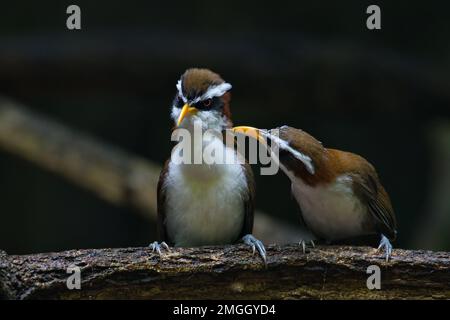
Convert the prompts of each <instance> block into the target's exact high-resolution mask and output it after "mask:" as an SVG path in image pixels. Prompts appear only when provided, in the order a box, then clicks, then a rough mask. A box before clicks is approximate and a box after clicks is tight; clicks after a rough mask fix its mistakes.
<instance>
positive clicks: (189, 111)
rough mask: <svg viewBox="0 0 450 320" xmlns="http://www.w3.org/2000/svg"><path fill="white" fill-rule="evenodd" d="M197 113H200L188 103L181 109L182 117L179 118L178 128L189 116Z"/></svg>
mask: <svg viewBox="0 0 450 320" xmlns="http://www.w3.org/2000/svg"><path fill="white" fill-rule="evenodd" d="M197 111H198V109H197V108H195V107H191V106H190V105H189V104H187V103H186V104H185V105H184V106H183V108H182V109H181V113H180V115H179V116H178V120H177V127H178V126H180V124H181V122H182V121H183V119H184V118H185V117H186V115H187V114H195V113H196V112H197Z"/></svg>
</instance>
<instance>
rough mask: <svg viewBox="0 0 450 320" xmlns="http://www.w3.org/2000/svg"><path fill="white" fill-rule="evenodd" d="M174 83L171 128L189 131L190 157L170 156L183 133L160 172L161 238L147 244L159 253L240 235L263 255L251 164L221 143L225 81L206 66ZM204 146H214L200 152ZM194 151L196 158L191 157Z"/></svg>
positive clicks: (227, 120)
mask: <svg viewBox="0 0 450 320" xmlns="http://www.w3.org/2000/svg"><path fill="white" fill-rule="evenodd" d="M176 87H177V93H176V96H175V99H174V101H173V104H172V112H171V117H172V118H173V120H174V121H175V124H176V128H175V129H183V130H184V131H185V132H186V131H187V132H188V133H190V137H191V140H190V142H191V143H190V146H189V148H190V149H189V151H190V152H191V157H188V159H189V158H190V160H192V161H189V162H180V161H175V158H174V155H177V154H178V153H179V151H180V150H179V149H181V148H184V149H183V151H182V152H186V148H185V145H183V142H186V141H183V140H184V139H183V140H182V141H180V142H179V143H178V144H177V145H175V147H174V149H173V150H172V157H171V158H170V159H169V160H168V161H167V162H166V164H165V166H164V168H163V170H162V172H161V175H160V179H159V182H158V195H157V202H158V226H157V229H158V235H159V240H160V241H162V242H161V243H158V242H153V243H152V244H150V247H151V248H152V249H153V250H156V251H157V252H158V253H160V254H161V249H162V248H164V249H167V250H169V245H172V246H176V247H187V246H202V245H223V244H233V243H236V242H237V241H239V240H242V241H243V242H244V243H246V244H247V245H249V246H250V247H251V248H252V249H253V251H255V250H258V252H259V254H260V255H261V257H262V258H263V260H264V261H266V250H265V248H264V245H263V244H262V242H261V241H259V240H258V239H256V238H255V237H254V236H252V229H253V215H254V198H255V185H254V180H253V173H252V170H251V167H250V166H249V165H248V164H245V163H244V164H242V163H241V162H239V161H238V157H237V155H236V151H235V150H234V148H232V147H231V148H230V147H227V146H226V144H225V143H224V132H225V130H226V129H230V128H231V126H232V122H231V113H230V97H231V95H230V92H229V90H230V89H231V85H230V84H229V83H226V82H225V81H224V80H223V79H222V78H221V77H220V76H219V75H218V74H216V73H214V72H212V71H210V70H208V69H188V70H187V71H186V72H185V73H184V74H183V75H182V76H181V78H180V80H179V81H178V83H177V86H176ZM196 128H197V129H198V128H199V129H200V131H201V135H200V136H198V135H196V134H195V130H196ZM208 148H209V149H212V150H215V151H216V152H209V153H208V152H205V150H207V149H208ZM217 151H220V152H217ZM198 155H200V157H201V159H200V161H199V162H198V161H196V160H195V159H194V158H195V157H196V156H198ZM204 157H206V158H204ZM225 159H226V160H227V161H224V160H225ZM230 159H235V161H231V162H230V161H229V160H230Z"/></svg>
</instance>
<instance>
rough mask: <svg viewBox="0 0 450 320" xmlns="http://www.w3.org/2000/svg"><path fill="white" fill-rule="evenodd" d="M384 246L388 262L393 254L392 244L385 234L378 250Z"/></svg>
mask: <svg viewBox="0 0 450 320" xmlns="http://www.w3.org/2000/svg"><path fill="white" fill-rule="evenodd" d="M383 248H384V250H385V254H386V262H388V261H389V258H390V257H391V254H392V244H391V243H390V242H389V239H388V238H386V237H385V236H384V234H382V235H381V241H380V245H379V246H378V249H377V250H378V251H381V250H383Z"/></svg>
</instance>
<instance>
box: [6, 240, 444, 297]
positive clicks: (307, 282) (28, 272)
mask: <svg viewBox="0 0 450 320" xmlns="http://www.w3.org/2000/svg"><path fill="white" fill-rule="evenodd" d="M267 253H268V264H267V266H265V265H264V264H263V263H262V261H261V259H260V258H259V257H258V255H256V254H255V255H252V252H251V250H249V248H248V247H246V246H244V245H235V246H225V247H199V248H174V249H172V250H171V252H168V253H164V254H163V256H162V257H161V258H160V257H159V256H158V255H157V254H155V253H152V252H151V250H150V249H148V248H124V249H87V250H70V251H65V252H58V253H42V254H32V255H20V256H19V255H7V254H6V253H4V252H3V253H0V296H1V297H2V298H4V299H423V298H425V299H450V253H446V252H431V251H408V250H400V249H396V250H394V253H393V257H392V260H390V261H389V262H386V261H385V260H384V259H383V257H382V255H380V254H379V253H378V252H376V250H375V249H373V248H369V247H341V246H318V247H316V248H313V249H310V250H309V251H307V253H306V254H304V253H302V251H301V248H299V247H298V246H297V245H287V246H282V247H280V246H276V245H271V246H268V248H267ZM370 265H377V266H379V267H380V270H381V289H380V290H377V289H373V290H369V289H368V288H367V284H366V283H367V278H368V277H369V276H370V274H367V267H368V266H370ZM73 266H76V267H79V268H80V278H81V288H80V289H72V290H69V289H68V287H67V279H68V277H69V276H71V274H68V273H67V269H68V268H69V267H73Z"/></svg>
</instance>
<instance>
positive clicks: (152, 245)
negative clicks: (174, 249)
mask: <svg viewBox="0 0 450 320" xmlns="http://www.w3.org/2000/svg"><path fill="white" fill-rule="evenodd" d="M148 246H149V248H150V249H152V252H155V251H156V252H157V253H158V254H159V256H162V252H161V249H165V250H167V251H169V252H170V247H169V245H168V244H167V243H165V242H164V241H163V242H161V244H159V243H158V241H154V242H152V243H150V244H149V245H148Z"/></svg>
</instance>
